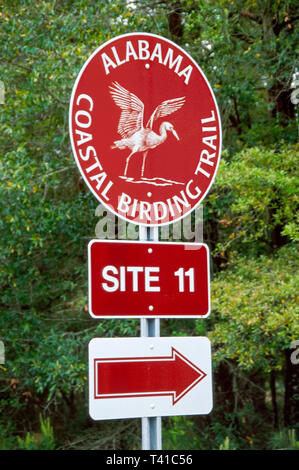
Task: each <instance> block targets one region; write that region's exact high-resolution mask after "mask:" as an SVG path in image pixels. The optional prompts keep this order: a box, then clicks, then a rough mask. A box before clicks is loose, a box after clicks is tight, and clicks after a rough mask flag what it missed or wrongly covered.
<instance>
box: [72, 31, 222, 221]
mask: <svg viewBox="0 0 299 470" xmlns="http://www.w3.org/2000/svg"><path fill="white" fill-rule="evenodd" d="M138 35H143V36H149V37H153V38H157V39H161V40H163V41H166V42H168V43H169V44H171V45H172V46H173V47H176V48H177V49H179V50H180V51H182V53H183V54H185V55H186V56H187V57H188V58H189V59H190V61H191V62H192V63H193V64H194V65H195V67H196V68H197V69H198V70H199V72H200V73H201V75H202V76H203V78H204V80H205V83H206V84H207V86H208V89H209V91H210V93H211V95H212V97H213V101H214V104H215V108H216V111H217V118H218V122H219V149H218V155H217V163H216V167H215V171H214V174H213V176H212V179H211V181H210V183H209V185H208V187H207V189H206V191H205V193H204V194H203V196H202V197H201V198H200V199H199V200H198V201H197V203H196V204H195V205H194V206H193V207H192V208H191V209H190V210H189V211H188V212H185V213H184V214H183V215H181V216H180V217H177V218H176V219H174V220H171V221H168V222H163V223H148V224H147V223H142V222H137V221H133V220H131V219H128V218H126V217H124V216H123V215H120V214H119V213H118V212H116V211H115V210H114V209H112V208H111V207H110V206H109V204H108V203H107V202H104V201H102V199H101V198H100V197H99V195H98V194H97V192H96V191H95V190H94V189H93V187H92V186H91V185H90V183H89V181H88V179H87V178H86V175H85V173H84V171H83V170H82V167H81V165H80V162H79V159H78V156H77V152H76V148H75V144H74V140H73V128H72V110H73V101H74V96H75V93H76V90H77V86H78V83H79V81H80V78H81V76H82V74H83V72H84V71H85V69H86V67H87V65H88V64H89V62H90V61H91V60H92V59H93V57H94V56H95V55H96V54H97V53H98V52H99V51H100V50H101V49H103V48H104V47H106V46H107V45H108V44H110V43H111V42H114V41H116V40H117V39H121V38H125V37H128V36H138ZM69 134H70V140H71V146H72V151H73V155H74V157H75V161H76V164H77V167H78V168H79V170H80V173H81V176H82V177H83V179H84V181H85V183H86V185H87V186H88V188H89V189H90V191H91V192H92V194H93V195H94V196H95V198H96V199H97V200H98V201H99V202H100V203H101V204H103V206H104V207H105V208H106V209H107V210H109V211H110V212H112V213H113V214H114V215H116V217H119V218H121V219H122V220H125V221H126V222H129V223H131V224H134V225H140V226H143V227H163V226H164V225H170V224H173V223H175V222H178V221H179V220H182V219H183V218H184V217H186V216H187V215H189V214H190V213H191V212H192V211H194V210H195V209H196V208H197V207H198V206H199V205H200V203H201V202H202V201H203V200H204V198H205V197H206V196H207V195H208V193H209V191H210V189H211V186H212V184H213V182H214V179H215V176H216V173H217V171H218V166H219V162H220V158H221V150H222V127H221V119H220V112H219V108H218V104H217V101H216V98H215V95H214V92H213V90H212V88H211V86H210V83H209V81H208V80H207V78H206V76H205V74H204V73H203V71H202V70H201V68H200V67H199V65H198V64H197V63H196V62H195V60H194V59H193V58H192V57H191V55H190V54H188V52H186V51H185V50H184V49H183V48H182V47H180V46H178V45H177V44H176V43H174V42H173V41H171V40H170V39H167V38H164V37H163V36H159V35H157V34H153V33H144V32H141V31H140V32H134V33H125V34H121V35H119V36H115V37H114V38H112V39H109V40H108V41H106V42H105V43H103V44H102V45H101V46H99V47H98V48H97V49H96V50H95V51H94V52H93V53H92V54H91V55H90V56H89V57H88V59H87V60H86V62H85V63H84V65H83V66H82V68H81V70H80V72H79V74H78V76H77V78H76V81H75V83H74V86H73V90H72V94H71V100H70V106H69Z"/></svg>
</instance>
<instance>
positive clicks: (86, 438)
mask: <svg viewBox="0 0 299 470" xmlns="http://www.w3.org/2000/svg"><path fill="white" fill-rule="evenodd" d="M298 20H299V13H298V3H297V2H296V0H290V1H287V0H263V1H262V0H242V1H241V0H231V1H225V0H207V1H205V0H202V1H199V0H182V1H176V0H166V1H162V0H161V1H156V0H139V1H138V0H137V1H134V2H133V1H132V2H129V1H109V0H94V1H93V0H74V1H70V0H43V1H42V0H38V1H29V0H10V1H9V2H7V1H2V0H0V32H1V34H0V63H1V72H0V80H1V82H2V83H3V85H4V89H5V96H4V99H3V100H2V102H1V105H0V129H1V132H0V150H1V159H0V175H1V178H0V211H1V218H0V230H1V237H0V292H1V294H0V339H1V340H2V341H3V342H4V344H5V363H4V364H0V448H1V449H16V448H18V449H140V447H141V426H140V420H120V421H104V422H96V423H95V422H93V421H92V420H91V419H90V418H89V416H88V400H87V374H88V370H87V344H88V341H89V340H90V339H91V338H93V337H96V336H97V337H117V336H139V334H140V331H139V321H138V320H105V321H96V320H94V319H92V318H91V317H90V316H89V314H88V307H87V251H86V248H87V243H88V241H89V240H90V239H92V238H94V237H95V226H96V224H97V222H98V221H99V218H98V217H96V215H95V211H96V207H97V205H98V203H97V201H96V200H95V198H94V197H93V196H92V194H91V193H90V191H89V190H88V189H87V187H86V185H85V183H84V182H83V181H82V179H81V177H80V174H79V171H78V169H77V167H76V165H75V161H74V158H73V156H72V152H71V147H70V141H69V135H68V108H69V100H70V95H71V90H72V87H73V84H74V81H75V78H76V76H77V74H78V72H79V70H80V69H81V67H82V65H83V63H84V62H85V60H86V59H87V58H88V57H89V55H90V54H91V53H92V52H93V51H94V50H95V49H96V48H97V47H99V46H100V45H101V44H103V43H104V42H105V41H106V40H108V39H110V38H112V37H114V36H117V35H119V34H123V33H128V32H135V31H145V32H151V33H155V34H158V35H162V36H164V37H167V38H169V39H171V40H173V41H175V42H176V43H177V44H179V45H180V46H182V47H183V48H184V49H185V50H186V51H187V52H189V53H190V54H191V55H192V56H193V58H194V59H195V60H196V61H197V62H198V64H199V65H200V67H201V69H202V70H203V71H204V73H205V75H206V77H207V79H208V80H209V82H210V84H211V86H212V88H213V90H214V92H215V95H216V99H217V102H218V105H219V108H220V112H221V116H222V123H223V136H224V143H223V154H222V160H221V164H220V167H219V170H218V174H217V177H216V179H215V182H214V184H213V187H212V190H211V191H210V193H209V195H208V196H207V197H206V199H205V201H204V206H203V209H204V241H205V243H207V244H208V245H209V247H210V250H211V270H212V278H211V296H212V312H211V315H210V317H209V318H208V319H205V320H176V321H175V320H162V321H161V335H163V336H166V335H167V336H168V335H169V336H171V335H173V336H175V335H207V336H208V337H209V338H210V340H211V342H212V347H213V370H214V402H215V404H214V410H213V411H212V413H211V414H210V415H208V416H197V417H175V418H163V449H186V450H187V449H298V441H299V430H298V422H299V420H298V415H299V405H298V400H299V390H298V375H299V373H298V367H299V365H298V364H296V362H298V354H296V350H294V341H296V340H299V331H298V300H297V290H298V289H297V286H298V229H297V222H298V211H297V194H296V189H297V187H298V173H297V168H298V154H299V146H298V119H299V117H298V113H299V109H298V105H297V106H296V101H297V100H298V98H299V92H297V94H296V88H299V84H297V86H296V83H295V84H294V73H295V71H296V67H297V69H298V43H299V41H298ZM195 222H196V221H195ZM170 239H171V237H170ZM297 348H298V346H297ZM291 356H292V357H293V358H294V357H295V359H296V360H295V361H294V360H293V361H291Z"/></svg>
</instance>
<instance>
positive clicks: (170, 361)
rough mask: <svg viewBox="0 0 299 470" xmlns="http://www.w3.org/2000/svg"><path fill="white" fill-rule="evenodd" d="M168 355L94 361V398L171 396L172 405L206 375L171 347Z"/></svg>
mask: <svg viewBox="0 0 299 470" xmlns="http://www.w3.org/2000/svg"><path fill="white" fill-rule="evenodd" d="M171 352H172V354H171V356H165V357H131V358H128V357H126V358H112V359H110V358H109V359H106V358H103V359H94V374H95V390H94V398H121V397H122V398H127V397H145V396H163V395H171V396H172V398H173V405H174V404H175V403H177V402H178V401H179V400H180V399H181V398H182V397H183V396H184V395H185V394H186V393H187V392H189V390H191V389H192V388H193V387H195V385H197V384H198V382H200V381H201V380H202V379H203V378H204V377H206V375H207V374H205V372H203V371H202V370H200V369H199V368H198V367H196V366H195V365H194V364H193V363H192V362H190V361H189V360H188V359H186V357H184V356H183V355H182V354H181V353H179V352H178V351H177V350H176V349H174V348H172V351H171Z"/></svg>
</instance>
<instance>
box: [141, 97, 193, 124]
mask: <svg viewBox="0 0 299 470" xmlns="http://www.w3.org/2000/svg"><path fill="white" fill-rule="evenodd" d="M184 103H185V97H184V96H182V97H181V98H174V99H172V100H166V101H163V102H162V103H161V104H159V106H157V107H156V109H155V111H154V112H153V114H152V115H151V117H150V119H149V121H148V123H147V125H146V127H149V128H150V129H152V127H153V124H154V121H155V120H156V119H158V118H160V117H164V116H167V115H168V114H172V113H174V112H175V111H177V110H178V109H180V108H181V107H182V106H183V104H184Z"/></svg>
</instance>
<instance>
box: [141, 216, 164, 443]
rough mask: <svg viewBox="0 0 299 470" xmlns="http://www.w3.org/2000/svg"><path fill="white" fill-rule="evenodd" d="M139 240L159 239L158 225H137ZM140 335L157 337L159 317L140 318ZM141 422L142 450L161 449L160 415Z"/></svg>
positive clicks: (158, 333)
mask: <svg viewBox="0 0 299 470" xmlns="http://www.w3.org/2000/svg"><path fill="white" fill-rule="evenodd" d="M139 240H140V241H155V242H157V241H159V228H158V227H153V228H152V227H144V226H143V225H140V226H139ZM140 336H141V337H146V338H147V337H159V336H160V319H159V318H141V320H140ZM141 424H142V450H161V449H162V419H161V417H160V416H156V417H154V418H141Z"/></svg>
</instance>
